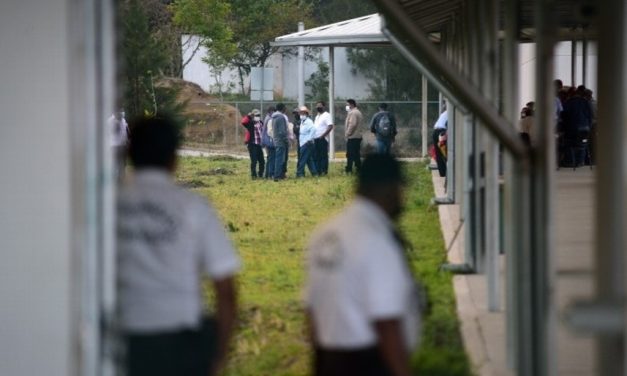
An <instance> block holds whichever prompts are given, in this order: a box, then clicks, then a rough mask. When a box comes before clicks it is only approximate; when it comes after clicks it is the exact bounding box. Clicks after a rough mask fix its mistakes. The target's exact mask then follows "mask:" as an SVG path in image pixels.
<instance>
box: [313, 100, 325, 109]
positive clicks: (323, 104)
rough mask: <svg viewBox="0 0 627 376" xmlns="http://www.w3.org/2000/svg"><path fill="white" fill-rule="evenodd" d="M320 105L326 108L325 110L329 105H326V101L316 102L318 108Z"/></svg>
mask: <svg viewBox="0 0 627 376" xmlns="http://www.w3.org/2000/svg"><path fill="white" fill-rule="evenodd" d="M319 104H321V105H322V107H325V108H326V107H327V104H326V103H324V101H318V102H316V106H317V105H319Z"/></svg>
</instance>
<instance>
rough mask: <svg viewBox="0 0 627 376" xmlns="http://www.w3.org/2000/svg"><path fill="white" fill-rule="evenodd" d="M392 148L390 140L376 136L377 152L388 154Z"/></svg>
mask: <svg viewBox="0 0 627 376" xmlns="http://www.w3.org/2000/svg"><path fill="white" fill-rule="evenodd" d="M391 150H392V140H390V139H387V140H384V139H380V138H377V153H379V154H390V151H391Z"/></svg>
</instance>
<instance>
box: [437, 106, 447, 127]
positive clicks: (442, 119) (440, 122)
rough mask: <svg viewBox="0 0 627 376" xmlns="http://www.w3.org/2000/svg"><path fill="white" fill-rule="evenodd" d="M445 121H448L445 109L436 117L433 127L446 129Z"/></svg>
mask: <svg viewBox="0 0 627 376" xmlns="http://www.w3.org/2000/svg"><path fill="white" fill-rule="evenodd" d="M447 122H448V110H445V111H444V112H442V113H441V114H440V116H439V117H438V120H437V121H436V122H435V125H434V126H433V129H446V124H447Z"/></svg>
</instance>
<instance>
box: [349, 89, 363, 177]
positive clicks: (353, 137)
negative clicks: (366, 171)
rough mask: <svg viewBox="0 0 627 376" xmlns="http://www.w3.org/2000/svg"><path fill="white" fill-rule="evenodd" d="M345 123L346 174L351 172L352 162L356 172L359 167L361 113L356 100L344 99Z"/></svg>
mask: <svg viewBox="0 0 627 376" xmlns="http://www.w3.org/2000/svg"><path fill="white" fill-rule="evenodd" d="M346 112H348V113H347V114H346V124H345V131H344V136H345V137H346V168H345V169H344V171H345V172H346V173H347V174H352V173H353V164H354V165H355V168H356V169H357V172H359V170H360V169H361V152H360V149H361V132H362V123H363V119H364V117H363V115H362V114H361V111H359V108H357V102H355V100H354V99H349V100H347V101H346Z"/></svg>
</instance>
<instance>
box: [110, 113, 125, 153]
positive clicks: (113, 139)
mask: <svg viewBox="0 0 627 376" xmlns="http://www.w3.org/2000/svg"><path fill="white" fill-rule="evenodd" d="M107 123H108V125H109V131H110V133H109V134H110V136H109V137H110V139H109V143H110V145H111V146H124V145H126V143H127V142H128V123H127V122H126V120H125V119H124V118H120V120H118V119H116V118H115V115H111V117H110V118H109V120H108V121H107Z"/></svg>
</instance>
